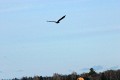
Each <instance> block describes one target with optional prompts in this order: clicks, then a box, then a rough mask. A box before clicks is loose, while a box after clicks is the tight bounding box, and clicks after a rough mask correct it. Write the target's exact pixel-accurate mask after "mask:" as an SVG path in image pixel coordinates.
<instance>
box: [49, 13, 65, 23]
mask: <svg viewBox="0 0 120 80" xmlns="http://www.w3.org/2000/svg"><path fill="white" fill-rule="evenodd" d="M65 16H66V15H64V16H63V17H61V18H60V19H58V20H57V21H47V22H54V23H56V24H58V23H60V21H61V20H62V19H64V18H65Z"/></svg>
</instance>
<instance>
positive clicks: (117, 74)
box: [12, 68, 120, 80]
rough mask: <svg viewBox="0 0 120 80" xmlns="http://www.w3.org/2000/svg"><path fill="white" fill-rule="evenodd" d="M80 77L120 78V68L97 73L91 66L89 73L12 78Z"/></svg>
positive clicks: (64, 79) (54, 79)
mask: <svg viewBox="0 0 120 80" xmlns="http://www.w3.org/2000/svg"><path fill="white" fill-rule="evenodd" d="M79 77H82V78H84V80H120V70H107V71H104V72H100V73H97V72H96V71H95V70H94V69H93V68H90V71H89V72H88V73H82V74H77V73H76V72H72V73H71V74H69V75H62V74H58V73H54V74H53V76H50V77H47V76H46V77H43V76H34V77H22V78H21V79H18V78H14V79H12V80H77V79H78V78H79Z"/></svg>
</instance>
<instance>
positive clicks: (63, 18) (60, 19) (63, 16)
mask: <svg viewBox="0 0 120 80" xmlns="http://www.w3.org/2000/svg"><path fill="white" fill-rule="evenodd" d="M65 16H66V15H64V16H63V17H61V18H60V19H59V20H58V21H57V22H58V23H59V22H60V21H61V20H62V19H64V18H65Z"/></svg>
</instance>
